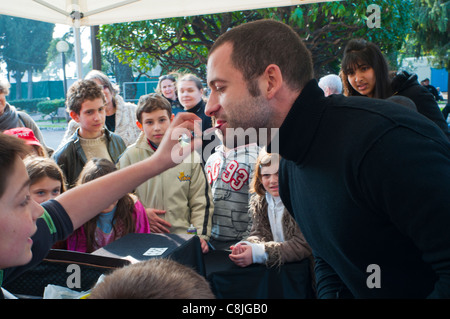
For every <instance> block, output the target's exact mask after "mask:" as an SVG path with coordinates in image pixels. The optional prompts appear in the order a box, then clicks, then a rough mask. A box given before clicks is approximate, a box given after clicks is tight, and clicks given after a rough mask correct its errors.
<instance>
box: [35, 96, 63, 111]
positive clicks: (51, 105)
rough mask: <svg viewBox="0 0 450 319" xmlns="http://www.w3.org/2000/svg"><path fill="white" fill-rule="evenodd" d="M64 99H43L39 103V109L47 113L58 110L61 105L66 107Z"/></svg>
mask: <svg viewBox="0 0 450 319" xmlns="http://www.w3.org/2000/svg"><path fill="white" fill-rule="evenodd" d="M64 101H65V100H64V99H56V100H51V101H42V102H39V103H38V104H37V110H38V111H39V112H40V113H42V114H45V115H48V114H50V113H53V112H56V111H57V110H58V108H59V107H64Z"/></svg>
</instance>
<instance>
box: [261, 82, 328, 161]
mask: <svg viewBox="0 0 450 319" xmlns="http://www.w3.org/2000/svg"><path fill="white" fill-rule="evenodd" d="M323 101H325V97H324V94H323V91H322V89H320V88H319V86H318V85H317V81H316V80H311V81H309V82H308V83H307V84H306V85H305V87H304V88H303V90H302V92H301V93H300V95H299V96H298V98H297V100H296V101H295V102H294V104H293V105H292V107H291V110H290V111H289V113H288V115H287V116H286V118H285V120H284V122H283V124H282V125H281V127H280V129H279V131H278V136H276V137H275V139H273V140H272V142H271V145H269V146H268V151H269V152H270V151H271V150H272V149H273V150H276V148H275V147H274V146H273V145H272V144H273V143H276V142H278V143H279V152H280V155H281V156H282V157H283V158H285V159H288V160H291V161H294V162H296V163H297V164H300V163H301V162H302V161H303V159H304V158H305V156H306V154H307V152H308V149H309V146H310V144H311V142H312V140H313V138H314V135H315V134H316V130H317V128H318V126H319V122H320V119H321V117H322V114H323V111H324V110H325V105H324V103H323Z"/></svg>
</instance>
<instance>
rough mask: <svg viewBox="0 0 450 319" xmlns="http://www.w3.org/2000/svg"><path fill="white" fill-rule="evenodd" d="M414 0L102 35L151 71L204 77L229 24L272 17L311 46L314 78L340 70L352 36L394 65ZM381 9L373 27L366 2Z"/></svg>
mask: <svg viewBox="0 0 450 319" xmlns="http://www.w3.org/2000/svg"><path fill="white" fill-rule="evenodd" d="M411 1H412V0H391V1H388V0H367V1H358V2H356V1H354V2H350V1H336V2H324V3H315V4H306V5H298V6H290V7H280V8H270V9H260V10H251V11H242V12H229V13H222V14H215V15H202V16H195V17H180V18H169V19H160V20H149V21H140V22H132V23H119V24H114V25H103V26H102V27H101V28H100V33H99V38H100V39H101V42H102V45H103V46H105V47H108V48H111V49H112V51H113V52H114V53H115V54H116V55H117V56H118V57H119V60H120V61H125V62H126V63H128V64H130V65H132V66H133V67H135V68H137V69H139V70H141V71H144V72H147V71H148V70H150V69H151V68H153V67H154V66H155V65H156V64H159V65H161V66H162V68H163V73H165V72H168V71H171V70H179V69H187V70H189V71H190V72H194V73H197V75H200V77H202V78H204V76H205V65H206V59H207V54H208V50H209V48H210V47H211V45H212V44H213V43H214V41H215V40H216V39H217V37H218V36H220V35H221V34H222V33H224V32H226V30H228V28H232V27H234V26H236V25H239V24H242V23H245V22H249V21H253V20H257V19H262V18H270V19H276V20H279V21H283V22H285V23H287V24H289V25H291V26H292V27H293V28H294V30H295V31H296V32H297V33H298V34H299V35H300V36H301V37H302V38H303V39H304V41H305V43H306V45H307V46H308V48H309V49H310V50H311V52H312V55H313V60H314V69H315V73H316V77H319V76H321V75H323V74H326V73H329V72H333V73H337V72H339V64H340V58H341V56H342V51H343V48H344V47H345V45H346V43H347V42H348V40H350V39H351V38H355V37H363V38H365V39H367V40H369V41H372V42H375V43H377V44H378V45H379V46H380V47H381V49H382V50H383V51H384V52H385V53H388V54H387V55H388V58H389V59H390V60H391V61H392V63H391V64H393V65H392V67H393V68H395V67H396V65H395V61H396V58H395V57H396V55H397V51H398V50H399V49H400V48H401V46H402V44H403V42H404V41H405V39H406V37H407V35H408V34H409V33H410V32H411V20H412V10H413V6H412V2H411ZM371 4H377V5H379V6H380V8H381V28H369V27H368V26H367V19H368V17H367V16H368V15H369V14H370V13H368V12H367V7H368V6H369V5H371Z"/></svg>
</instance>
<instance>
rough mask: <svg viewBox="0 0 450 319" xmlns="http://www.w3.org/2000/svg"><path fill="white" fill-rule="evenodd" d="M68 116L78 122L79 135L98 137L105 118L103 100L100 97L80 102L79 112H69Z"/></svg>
mask: <svg viewBox="0 0 450 319" xmlns="http://www.w3.org/2000/svg"><path fill="white" fill-rule="evenodd" d="M70 116H71V117H72V118H73V119H74V120H75V122H77V123H79V124H80V136H81V137H83V138H97V137H100V136H101V135H102V130H103V126H104V125H105V120H106V112H105V102H104V101H103V99H102V98H98V99H95V100H86V101H84V102H83V103H82V104H81V110H80V114H77V113H75V112H70Z"/></svg>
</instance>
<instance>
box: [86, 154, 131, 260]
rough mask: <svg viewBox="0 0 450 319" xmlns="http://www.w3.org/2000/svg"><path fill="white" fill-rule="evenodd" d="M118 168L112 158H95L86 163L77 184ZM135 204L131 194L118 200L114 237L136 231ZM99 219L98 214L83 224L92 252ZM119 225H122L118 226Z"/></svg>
mask: <svg viewBox="0 0 450 319" xmlns="http://www.w3.org/2000/svg"><path fill="white" fill-rule="evenodd" d="M116 170H117V168H116V166H115V165H114V163H112V162H111V161H110V160H107V159H105V158H93V159H91V160H90V161H89V162H87V163H86V165H85V166H84V168H83V170H82V171H81V173H80V176H79V179H78V182H77V185H81V184H84V183H87V182H90V181H92V180H94V179H96V178H98V177H101V176H104V175H106V174H109V173H112V172H114V171H116ZM134 205H135V203H134V200H133V198H132V197H131V196H130V195H129V194H126V195H125V196H123V197H122V198H121V199H119V201H118V202H117V206H116V207H117V208H116V212H115V214H114V218H113V221H112V223H113V231H114V239H118V238H120V237H122V236H124V235H126V234H128V233H134V232H135V230H136V225H135V222H134V220H133V214H132V212H133V210H134ZM97 220H98V215H97V216H96V217H94V218H92V219H91V220H89V221H88V222H86V223H85V224H84V225H83V227H84V230H85V233H86V252H92V251H94V249H95V248H94V245H95V244H96V240H95V229H96V227H97ZM119 225H120V226H121V227H118V226H119Z"/></svg>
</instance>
